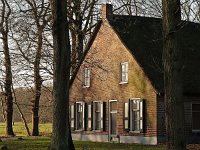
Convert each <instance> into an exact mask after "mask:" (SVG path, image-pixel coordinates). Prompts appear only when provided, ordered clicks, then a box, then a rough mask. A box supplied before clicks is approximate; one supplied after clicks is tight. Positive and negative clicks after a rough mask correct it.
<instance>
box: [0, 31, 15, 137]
mask: <svg viewBox="0 0 200 150" xmlns="http://www.w3.org/2000/svg"><path fill="white" fill-rule="evenodd" d="M2 35H3V50H4V56H5V69H6V70H5V75H6V77H5V85H4V88H5V99H6V135H7V136H14V132H13V126H12V121H13V96H12V72H11V61H10V53H9V48H8V32H6V31H5V32H4V33H3V34H2Z"/></svg>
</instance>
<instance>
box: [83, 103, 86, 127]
mask: <svg viewBox="0 0 200 150" xmlns="http://www.w3.org/2000/svg"><path fill="white" fill-rule="evenodd" d="M82 107H83V129H84V130H85V127H86V126H85V102H82Z"/></svg>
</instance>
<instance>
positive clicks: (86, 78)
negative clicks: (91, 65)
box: [83, 68, 90, 87]
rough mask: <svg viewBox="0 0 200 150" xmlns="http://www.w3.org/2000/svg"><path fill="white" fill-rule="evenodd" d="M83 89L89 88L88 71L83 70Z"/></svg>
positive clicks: (86, 69)
mask: <svg viewBox="0 0 200 150" xmlns="http://www.w3.org/2000/svg"><path fill="white" fill-rule="evenodd" d="M83 87H90V70H89V69H88V68H84V85H83Z"/></svg>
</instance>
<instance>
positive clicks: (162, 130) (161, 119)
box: [157, 96, 200, 141]
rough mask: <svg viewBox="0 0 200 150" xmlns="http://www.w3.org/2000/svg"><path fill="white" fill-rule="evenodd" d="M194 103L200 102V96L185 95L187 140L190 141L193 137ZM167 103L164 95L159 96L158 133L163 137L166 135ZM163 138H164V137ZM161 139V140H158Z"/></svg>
mask: <svg viewBox="0 0 200 150" xmlns="http://www.w3.org/2000/svg"><path fill="white" fill-rule="evenodd" d="M192 103H200V97H196V96H185V97H184V114H185V125H184V126H185V136H186V140H188V141H190V140H191V138H192ZM164 109H165V105H164V97H163V96H159V97H158V101H157V110H158V111H157V113H158V114H157V116H158V118H157V120H158V121H157V123H158V124H157V126H158V128H157V133H158V136H160V137H163V136H165V135H166V126H165V110H164ZM162 140H163V139H162ZM158 141H159V140H158Z"/></svg>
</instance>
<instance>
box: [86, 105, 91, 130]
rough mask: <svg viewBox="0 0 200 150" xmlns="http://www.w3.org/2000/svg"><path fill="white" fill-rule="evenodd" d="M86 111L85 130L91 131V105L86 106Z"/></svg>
mask: <svg viewBox="0 0 200 150" xmlns="http://www.w3.org/2000/svg"><path fill="white" fill-rule="evenodd" d="M87 110H88V111H87V112H88V113H87V119H88V120H87V122H88V123H87V129H88V130H92V103H89V104H88V107H87Z"/></svg>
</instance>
